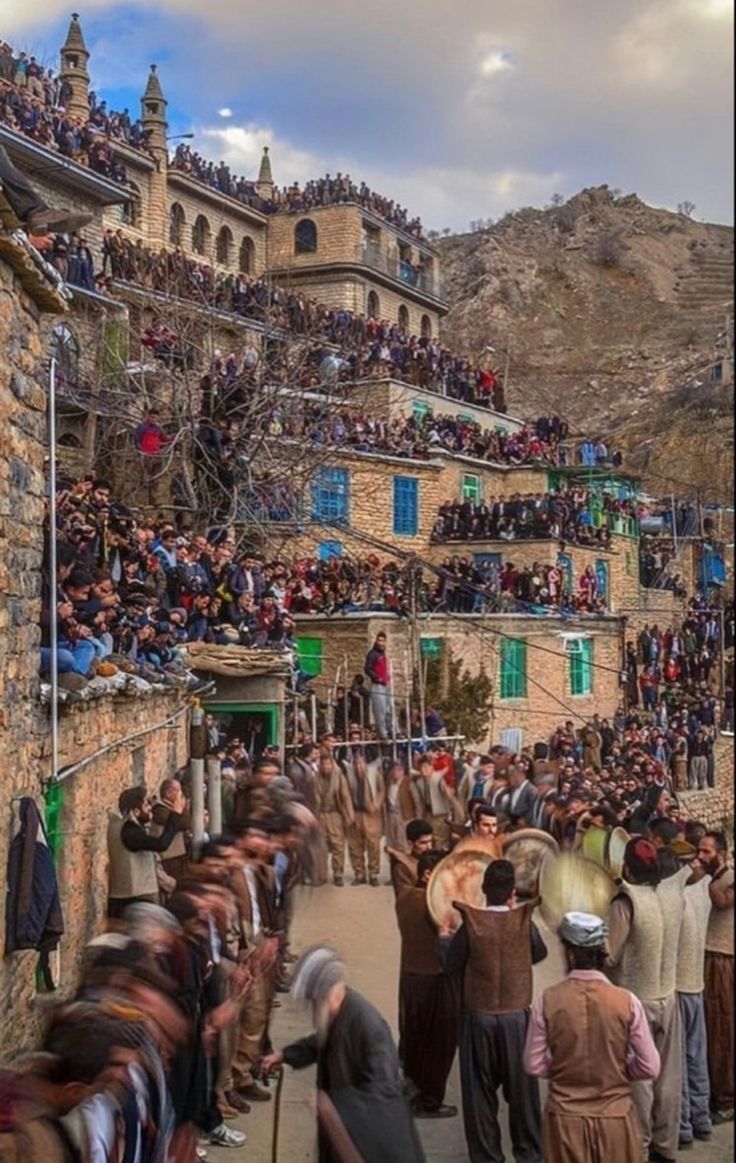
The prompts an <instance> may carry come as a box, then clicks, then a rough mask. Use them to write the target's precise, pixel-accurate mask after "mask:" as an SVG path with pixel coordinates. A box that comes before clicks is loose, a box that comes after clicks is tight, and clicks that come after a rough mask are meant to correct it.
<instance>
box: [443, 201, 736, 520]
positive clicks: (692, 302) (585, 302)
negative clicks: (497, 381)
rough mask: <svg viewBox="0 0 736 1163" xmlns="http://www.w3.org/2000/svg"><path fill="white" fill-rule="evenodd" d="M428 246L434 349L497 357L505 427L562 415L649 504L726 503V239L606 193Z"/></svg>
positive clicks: (722, 233) (729, 408) (724, 231)
mask: <svg viewBox="0 0 736 1163" xmlns="http://www.w3.org/2000/svg"><path fill="white" fill-rule="evenodd" d="M440 246H441V251H442V261H443V270H444V278H445V290H446V294H447V297H448V299H449V302H450V313H449V315H448V317H447V319H446V320H445V323H444V331H443V335H444V338H445V340H446V341H447V342H448V343H451V344H452V345H453V346H454V347H455V348H456V350H462V351H465V352H467V353H468V354H472V355H473V356H475V357H476V358H478V359H481V358H482V359H483V360H484V361H486V362H488V361H491V362H493V363H494V365H495V366H496V367H498V368H501V369H503V367H504V363H505V362H506V359H507V356H506V353H508V368H509V373H508V385H509V386H508V391H507V405H508V410H509V412H510V413H511V414H514V415H520V416H530V415H535V414H537V413H538V412H539V411H546V410H554V411H558V412H560V413H561V414H563V415H566V416H567V417H568V418H569V419H570V421H571V431H572V432H573V433H574V434H578V433H581V434H582V433H586V434H589V435H596V434H599V433H600V434H602V435H603V436H604V437H605V438H606V439H607V440H608V441H609V443H610V444H611V445H612V446H616V447H619V448H621V449H622V450H623V451H624V453H625V455H626V464H627V465H628V466H629V467H631V468H633V469H635V470H637V471H640V472H641V473H642V474H643V476H644V478H645V483H646V485H647V486H648V488H649V489H650V491H651V492H653V493H656V494H662V495H664V494H669V493H670V492H672V491H673V489H674V491H677V492H680V493H686V492H691V493H692V492H693V491H694V490H701V495H702V498H703V500H711V501H721V502H722V503H726V502H727V499H728V498H729V497H730V495H731V490H732V484H731V480H732V476H733V384H732V383H731V384H730V385H729V386H724V384H723V382H722V381H717V380H713V379H712V378H711V377H712V376H713V374H714V373H713V371H712V369H713V366H714V364H716V363H718V362H719V361H720V359H721V358H722V356H723V355H724V354H725V353H726V352H727V351H729V350H730V351H731V352H732V350H733V348H732V338H730V337H729V334H728V332H729V330H732V326H733V324H732V321H731V322H730V323H729V319H731V320H732V312H733V229H732V228H730V227H726V226H718V225H710V224H704V223H699V222H696V221H694V220H693V219H691V218H688V217H686V216H685V215H683V214H673V213H670V212H669V211H666V210H657V209H654V208H653V207H651V206H647V205H645V204H644V203H643V202H641V201H640V200H639V198H637V197H636V196H635V195H629V196H627V197H616V196H614V195H613V194H612V193H611V191H609V189H608V187H606V186H603V187H599V188H596V189H589V190H583V191H582V192H581V193H580V194H577V195H576V196H575V197H574V198H571V199H570V200H569V201H568V202H565V203H561V204H560V205H556V206H552V207H549V208H548V209H546V210H533V209H524V210H520V211H517V212H516V213H513V214H508V215H507V216H506V217H505V218H504V219H502V220H501V221H500V222H498V223H497V224H496V225H495V226H491V227H489V228H487V229H485V230H481V231H478V232H476V233H472V234H465V235H456V236H452V237H449V238H447V239H443V240H442V242H441V243H440ZM489 345H490V346H493V347H494V348H495V352H496V354H495V355H489V354H488V353H486V354H485V355H483V354H482V353H483V350H484V348H485V347H487V346H489ZM725 362H727V361H725ZM724 377H726V378H727V373H726V370H725V363H724ZM677 481H679V482H682V483H681V484H680V485H679V486H678V485H677V484H676V483H675V482H677ZM689 482H692V485H693V486H694V488H693V489H688V488H685V487H684V486H685V485H686V484H687V483H689Z"/></svg>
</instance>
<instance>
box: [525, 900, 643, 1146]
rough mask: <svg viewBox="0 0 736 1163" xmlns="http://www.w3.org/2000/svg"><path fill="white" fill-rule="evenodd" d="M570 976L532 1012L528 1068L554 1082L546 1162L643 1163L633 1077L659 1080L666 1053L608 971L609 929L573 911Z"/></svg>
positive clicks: (567, 929)
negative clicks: (659, 1050) (661, 1052)
mask: <svg viewBox="0 0 736 1163" xmlns="http://www.w3.org/2000/svg"><path fill="white" fill-rule="evenodd" d="M559 936H560V940H561V941H562V943H563V945H564V948H565V955H566V958H567V965H568V975H567V977H566V978H565V980H564V981H561V982H559V983H558V984H557V985H553V986H552V987H551V988H550V989H546V990H545V991H544V993H543V994H542V995H541V997H538V998H537V999H536V1001H535V1002H534V1004H533V1006H532V1012H531V1018H530V1021H529V1029H528V1031H527V1037H526V1045H525V1047H524V1067H525V1069H526V1071H527V1073H528V1074H530V1075H532V1076H533V1077H535V1078H548V1079H549V1091H548V1096H547V1105H546V1107H545V1112H544V1124H543V1131H542V1137H543V1150H544V1159H545V1163H606V1161H608V1160H611V1161H613V1160H617V1161H618V1160H621V1161H622V1163H623V1161H626V1163H629V1161H630V1163H638V1160H640V1159H641V1158H642V1137H641V1129H640V1127H639V1121H638V1117H637V1113H636V1108H635V1106H634V1103H633V1099H632V1087H631V1083H632V1081H633V1080H634V1079H645V1078H646V1079H650V1078H656V1076H657V1074H658V1073H659V1054H658V1053H657V1049H656V1047H655V1045H654V1039H653V1038H652V1034H651V1031H650V1029H649V1024H648V1022H647V1018H646V1015H645V1013H644V1008H643V1006H642V1004H641V1002H640V1001H639V999H638V998H637V997H636V996H635V995H634V994H633V993H631V992H630V991H629V990H627V989H619V988H618V986H615V985H611V983H610V981H609V980H608V978H607V977H606V976H605V974H604V973H603V972H602V969H603V965H604V963H605V960H606V947H605V946H606V936H607V930H606V926H605V924H604V923H603V921H602V920H601V919H600V917H596V916H593V915H592V914H590V913H566V914H565V916H564V917H563V919H562V923H561V925H560V928H559Z"/></svg>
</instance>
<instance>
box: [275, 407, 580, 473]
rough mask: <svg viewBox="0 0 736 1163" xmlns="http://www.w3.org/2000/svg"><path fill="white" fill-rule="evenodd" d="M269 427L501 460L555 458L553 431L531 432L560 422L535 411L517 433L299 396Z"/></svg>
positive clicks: (313, 437) (410, 454) (412, 455)
mask: <svg viewBox="0 0 736 1163" xmlns="http://www.w3.org/2000/svg"><path fill="white" fill-rule="evenodd" d="M268 424H269V431H270V432H271V433H272V434H275V435H278V436H285V437H288V438H289V439H300V440H301V439H306V440H308V441H309V442H310V443H312V444H317V445H319V444H324V445H326V446H329V447H336V448H347V449H352V450H353V451H355V452H372V453H383V454H385V455H387V456H398V457H401V458H402V459H411V460H426V459H427V458H428V457H430V456H431V455H432V453H433V452H436V451H437V450H439V449H444V450H446V451H448V452H456V453H461V454H463V455H466V456H469V457H473V458H474V459H482V460H484V461H485V462H487V463H495V464H506V465H530V466H533V465H541V466H546V465H550V464H553V463H555V461H554V455H555V452H554V450H555V449H556V442H555V439H554V437H551V438H548V439H546V440H540V438H539V436H538V435H537V433H538V432H539V431H543V432H545V433H548V434H551V432H552V430H554V429H559V428H561V427H564V421H562V420H560V418H559V417H556V416H553V417H546V416H545V417H540V418H539V420H537V421H536V423H535V424H531V425H525V426H524V427H523V428H522V429H521V430H520V431H519V432H518V433H511V434H509V435H506V436H504V435H502V434H501V433H498V432H495V431H490V430H487V429H483V428H481V426H480V424H477V423H475V422H474V421H469V420H459V419H458V418H457V417H455V416H451V415H443V414H441V413H440V414H438V415H435V414H434V413H433V412H432V410H431V409H428V410H427V412H426V413H424V414H423V415H421V416H420V415H414V414H412V415H410V416H396V417H394V418H393V419H390V420H381V419H375V418H373V417H372V416H370V415H368V413H367V410H366V409H364V408H334V407H331V406H330V407H328V406H327V405H325V404H323V403H321V402H320V401H312V400H301V401H293V402H291V401H290V403H289V406H288V409H287V408H286V407H285V408H284V409H283V410H281V409H279V408H278V407H277V408H276V409H275V410H274V412H273V413H272V415H271V416H270V417H269V420H268Z"/></svg>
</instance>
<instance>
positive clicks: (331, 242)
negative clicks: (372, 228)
mask: <svg viewBox="0 0 736 1163" xmlns="http://www.w3.org/2000/svg"><path fill="white" fill-rule="evenodd" d="M304 219H309V220H310V221H312V222H313V223H314V225H315V226H316V228H317V249H316V250H315V251H313V252H311V253H307V254H297V253H296V249H295V245H294V232H295V230H296V227H297V226H298V224H299V223H300V222H302V221H303V220H304ZM362 246H363V227H362V216H361V213H360V211H359V210H358V208H357V206H330V207H323V208H319V207H316V208H315V209H314V210H310V211H309V212H308V213H305V214H273V215H271V217H270V219H269V224H268V251H269V254H268V261H269V266H270V267H272V268H273V269H274V270H282V269H289V268H291V269H294V270H298V269H299V268H300V267H313V266H317V265H319V266H322V265H324V264H327V263H338V262H360V260H361V255H362Z"/></svg>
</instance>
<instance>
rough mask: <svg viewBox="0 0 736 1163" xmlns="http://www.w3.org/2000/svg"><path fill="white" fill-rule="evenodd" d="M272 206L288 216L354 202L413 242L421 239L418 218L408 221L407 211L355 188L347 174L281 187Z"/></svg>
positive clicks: (364, 189) (375, 195)
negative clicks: (406, 235)
mask: <svg viewBox="0 0 736 1163" xmlns="http://www.w3.org/2000/svg"><path fill="white" fill-rule="evenodd" d="M274 202H275V205H276V208H277V210H283V211H287V212H289V213H298V214H302V213H305V212H307V211H309V210H314V209H318V208H320V207H323V206H337V205H340V203H345V202H356V203H357V204H358V205H359V206H362V208H363V209H364V210H368V211H370V212H371V213H372V214H375V215H376V217H377V218H382V219H383V221H384V222H388V223H389V225H391V226H395V227H397V229H399V230H403V231H405V232H406V233H407V234H411V235H413V236H414V238H422V237H423V230H422V223H421V221H420V219H419V218H410V217H409V212H408V210H406V209H404V207H403V206H400V205H399V204H398V202H394V201H393V199H391V198H385V197H383V195H382V194H377V193H376V192H375V191H374V190H371V189H369V187H368V186H367V185H366V184H365V182H361V183H360V185H357V184H356V183H355V182H354V181H353V180H352V178H351V177H350V174H335V175H334V176H333V175H331V174H325V176H324V177H323V178H317V179H316V180H313V181H309V182H305V183H304V186H303V187H300V185H299V183H298V182H294V183H293V184H292V185H291V186H284V187H283V188H282V189H280V190H276V191H275V193H274Z"/></svg>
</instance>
